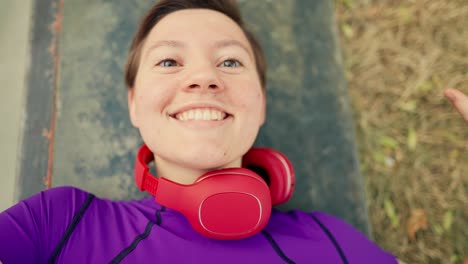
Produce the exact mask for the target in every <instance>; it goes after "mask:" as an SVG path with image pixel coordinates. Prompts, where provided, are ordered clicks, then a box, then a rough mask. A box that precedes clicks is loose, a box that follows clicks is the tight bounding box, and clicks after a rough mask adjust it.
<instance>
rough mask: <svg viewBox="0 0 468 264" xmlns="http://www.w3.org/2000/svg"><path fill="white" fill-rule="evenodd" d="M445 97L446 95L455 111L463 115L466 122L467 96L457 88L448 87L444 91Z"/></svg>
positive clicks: (467, 111)
mask: <svg viewBox="0 0 468 264" xmlns="http://www.w3.org/2000/svg"><path fill="white" fill-rule="evenodd" d="M444 95H445V97H447V98H448V99H449V100H450V102H451V103H452V105H453V106H454V107H455V109H457V111H458V112H459V113H460V114H461V115H462V116H463V119H465V121H466V122H468V96H466V95H465V94H464V93H462V92H460V91H459V90H457V89H452V88H448V89H446V90H445V91H444Z"/></svg>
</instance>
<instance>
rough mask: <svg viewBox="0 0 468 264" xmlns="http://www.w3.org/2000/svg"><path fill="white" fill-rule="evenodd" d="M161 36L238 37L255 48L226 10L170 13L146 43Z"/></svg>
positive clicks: (210, 39)
mask: <svg viewBox="0 0 468 264" xmlns="http://www.w3.org/2000/svg"><path fill="white" fill-rule="evenodd" d="M160 40H177V41H184V42H188V43H190V42H195V41H197V42H204V43H213V42H215V41H227V40H235V41H238V42H240V43H242V44H244V45H245V46H246V47H248V48H249V50H250V49H251V47H250V45H249V42H248V40H247V38H246V36H245V34H244V32H243V31H242V29H241V28H240V26H239V25H238V24H237V23H236V22H234V21H233V20H232V19H231V18H229V17H228V16H226V15H224V14H223V13H220V12H217V11H214V10H209V9H184V10H180V11H176V12H173V13H170V14H168V15H166V16H165V17H164V18H163V19H161V20H160V21H159V22H158V23H157V24H156V25H155V26H154V27H153V28H152V29H151V31H150V33H149V35H148V38H147V43H146V44H148V43H154V42H155V41H160ZM145 46H146V47H148V45H145ZM144 49H145V48H144Z"/></svg>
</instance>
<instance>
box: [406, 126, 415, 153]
mask: <svg viewBox="0 0 468 264" xmlns="http://www.w3.org/2000/svg"><path fill="white" fill-rule="evenodd" d="M407 144H408V148H409V149H410V150H415V149H416V145H417V144H418V135H417V134H416V131H415V130H414V128H412V127H411V128H410V129H409V130H408V139H407Z"/></svg>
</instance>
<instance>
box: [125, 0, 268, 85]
mask: <svg viewBox="0 0 468 264" xmlns="http://www.w3.org/2000/svg"><path fill="white" fill-rule="evenodd" d="M195 8H202V9H211V10H214V11H218V12H220V13H223V14H224V15H226V16H228V17H229V18H231V19H232V20H233V21H234V22H236V24H237V25H239V27H240V28H241V29H242V31H243V32H244V34H245V36H246V37H247V40H248V41H249V43H250V46H251V47H252V50H253V53H254V57H255V64H256V65H255V66H256V68H257V73H258V76H259V78H260V83H261V85H262V87H263V89H265V82H266V62H265V55H264V54H263V50H262V47H261V46H260V43H259V42H258V41H257V40H256V38H255V36H254V35H253V34H252V33H251V32H250V31H249V30H248V29H247V28H246V26H245V24H244V21H243V20H242V17H241V14H240V11H239V7H238V6H237V3H236V1H235V0H160V1H159V2H158V3H157V4H155V5H154V6H153V7H152V8H151V9H150V10H149V11H148V12H147V13H146V14H145V15H144V16H143V18H142V20H141V21H140V24H139V25H138V30H137V32H136V34H135V36H134V37H133V41H132V44H131V46H130V51H129V54H128V58H127V63H126V65H125V84H126V85H127V87H128V88H129V89H131V88H132V87H133V86H134V84H135V79H136V75H137V73H138V66H139V63H140V57H141V50H142V48H143V44H144V42H145V40H146V38H147V37H148V34H149V33H150V31H151V29H152V28H153V27H154V26H155V25H156V24H157V23H158V22H159V21H160V20H161V19H162V18H163V17H165V16H167V15H168V14H170V13H173V12H175V11H179V10H184V9H195Z"/></svg>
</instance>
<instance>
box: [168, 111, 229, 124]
mask: <svg viewBox="0 0 468 264" xmlns="http://www.w3.org/2000/svg"><path fill="white" fill-rule="evenodd" d="M225 117H226V113H224V112H221V111H218V110H214V109H201V108H198V109H191V110H187V111H185V112H182V113H178V114H177V115H176V118H177V119H178V120H180V121H188V120H205V121H213V120H214V121H218V120H223V119H224V118H225Z"/></svg>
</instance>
